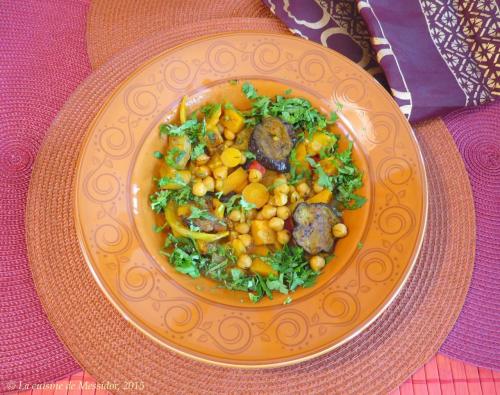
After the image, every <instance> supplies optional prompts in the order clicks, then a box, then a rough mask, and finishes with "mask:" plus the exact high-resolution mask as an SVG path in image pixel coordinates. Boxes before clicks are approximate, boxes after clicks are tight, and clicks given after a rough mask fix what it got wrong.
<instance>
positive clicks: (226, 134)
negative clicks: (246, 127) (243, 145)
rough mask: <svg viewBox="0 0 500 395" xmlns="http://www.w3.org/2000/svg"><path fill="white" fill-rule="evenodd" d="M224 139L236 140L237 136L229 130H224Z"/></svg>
mask: <svg viewBox="0 0 500 395" xmlns="http://www.w3.org/2000/svg"><path fill="white" fill-rule="evenodd" d="M224 138H225V139H226V140H231V141H232V140H234V139H235V138H236V135H235V134H234V133H233V132H231V131H230V130H229V129H224Z"/></svg>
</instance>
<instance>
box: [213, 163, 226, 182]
mask: <svg viewBox="0 0 500 395" xmlns="http://www.w3.org/2000/svg"><path fill="white" fill-rule="evenodd" d="M214 177H215V178H218V179H219V180H224V179H225V178H227V167H226V166H219V167H216V168H215V169H214Z"/></svg>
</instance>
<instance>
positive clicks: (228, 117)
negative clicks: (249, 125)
mask: <svg viewBox="0 0 500 395" xmlns="http://www.w3.org/2000/svg"><path fill="white" fill-rule="evenodd" d="M220 123H221V124H222V125H223V126H224V127H225V128H228V129H229V130H230V131H231V132H233V133H238V132H240V131H241V130H242V129H243V126H245V120H244V118H243V117H242V116H241V114H239V113H238V112H237V111H235V110H233V109H231V108H227V109H225V110H224V116H223V117H222V119H221V121H220Z"/></svg>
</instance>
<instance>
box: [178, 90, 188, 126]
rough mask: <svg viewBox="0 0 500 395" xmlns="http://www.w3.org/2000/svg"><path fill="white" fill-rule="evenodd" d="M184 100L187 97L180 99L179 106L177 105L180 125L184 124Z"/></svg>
mask: <svg viewBox="0 0 500 395" xmlns="http://www.w3.org/2000/svg"><path fill="white" fill-rule="evenodd" d="M186 100H187V96H184V97H183V98H182V99H181V104H179V120H180V121H181V124H183V123H184V122H186Z"/></svg>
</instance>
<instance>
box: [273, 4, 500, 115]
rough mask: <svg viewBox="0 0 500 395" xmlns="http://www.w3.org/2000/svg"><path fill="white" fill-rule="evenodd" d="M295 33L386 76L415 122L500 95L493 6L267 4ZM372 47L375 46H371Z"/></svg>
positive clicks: (497, 14)
mask: <svg viewBox="0 0 500 395" xmlns="http://www.w3.org/2000/svg"><path fill="white" fill-rule="evenodd" d="M263 1H264V3H265V4H267V5H268V6H269V7H270V9H271V11H272V12H273V13H274V14H275V15H276V16H278V17H279V18H280V19H281V20H282V21H283V22H284V23H285V24H286V25H287V26H288V27H289V28H290V30H291V31H292V32H294V33H296V34H299V35H301V36H303V37H306V38H308V39H311V40H314V41H317V42H319V43H321V44H323V45H325V46H328V47H329V48H332V49H335V50H337V51H339V52H341V53H343V54H344V55H345V56H347V57H349V58H351V59H352V60H353V61H354V62H356V63H358V64H359V65H361V66H362V67H364V68H365V69H366V70H367V71H368V72H370V73H371V74H373V75H376V76H377V77H378V78H379V79H380V78H381V77H380V76H379V75H377V74H379V68H378V66H380V68H381V69H382V70H383V72H384V73H385V77H386V78H387V81H388V85H389V87H390V91H391V93H392V94H393V96H394V99H395V100H396V102H397V103H398V104H399V106H400V108H401V111H402V112H403V113H404V114H405V115H406V116H407V117H408V119H410V120H412V121H418V120H422V119H425V118H428V117H431V116H434V115H440V114H443V113H444V112H446V111H450V110H452V109H456V108H459V107H463V106H469V105H477V104H481V103H485V102H488V101H491V100H493V99H494V98H495V96H498V95H500V61H499V59H498V53H499V52H500V38H499V37H498V31H500V10H499V7H498V4H497V3H496V2H495V1H494V0H418V1H417V0H414V1H394V0H300V1H298V0H295V1H294V0H263ZM370 43H371V46H370Z"/></svg>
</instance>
